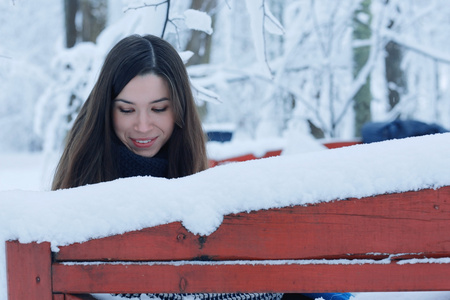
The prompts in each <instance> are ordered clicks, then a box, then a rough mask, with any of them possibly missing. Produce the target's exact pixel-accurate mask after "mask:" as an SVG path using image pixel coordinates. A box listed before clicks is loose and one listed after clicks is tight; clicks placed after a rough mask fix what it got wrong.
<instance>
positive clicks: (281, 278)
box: [53, 263, 450, 293]
mask: <svg viewBox="0 0 450 300" xmlns="http://www.w3.org/2000/svg"><path fill="white" fill-rule="evenodd" d="M53 272H54V281H53V287H54V290H55V291H58V292H71V293H84V292H95V293H110V292H113V293H120V292H125V291H126V292H129V293H145V292H150V293H165V292H166V293H199V292H201V293H216V292H217V293H220V292H224V293H235V292H292V293H293V292H299V293H300V292H305V293H306V292H311V293H313V292H348V291H352V292H364V291H433V290H450V264H409V265H398V264H396V263H391V264H362V265H357V264H356V265H331V264H330V265H312V264H311V265H295V264H291V265H202V266H199V265H183V266H173V265H152V266H145V265H139V264H131V265H117V264H116V265H95V266H94V265H89V266H81V265H72V266H67V265H60V264H55V265H54V266H53Z"/></svg>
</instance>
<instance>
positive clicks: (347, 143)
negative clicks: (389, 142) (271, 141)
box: [209, 140, 361, 167]
mask: <svg viewBox="0 0 450 300" xmlns="http://www.w3.org/2000/svg"><path fill="white" fill-rule="evenodd" d="M357 144H361V141H359V140H354V141H328V142H325V143H323V145H324V146H325V147H327V148H328V149H335V148H341V147H348V146H353V145H357ZM281 152H282V150H281V149H279V150H270V151H267V152H266V153H265V154H264V155H263V156H261V157H256V156H255V155H254V154H252V153H248V154H244V155H240V156H236V157H231V158H226V159H221V160H214V159H210V160H209V167H215V166H218V165H222V164H225V163H229V162H240V161H247V160H252V159H258V158H267V157H273V156H278V155H280V154H281Z"/></svg>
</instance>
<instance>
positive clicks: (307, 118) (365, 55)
mask: <svg viewBox="0 0 450 300" xmlns="http://www.w3.org/2000/svg"><path fill="white" fill-rule="evenodd" d="M449 15H450V5H448V1H447V0H430V1H420V0H407V1H404V0H340V1H335V0H315V1H314V0H284V1H276V0H245V1H242V0H204V1H201V0H192V1H179V0H178V1H177V0H172V1H169V0H165V1H164V0H154V1H151V0H146V1H142V0H138V1H120V0H61V1H54V0H42V1H32V0H2V1H1V2H0V22H1V24H2V26H1V27H0V37H1V40H2V43H1V44H0V81H1V82H2V93H0V140H1V143H0V152H59V151H60V150H61V147H62V145H63V141H64V137H65V135H66V133H67V130H68V129H69V128H70V126H71V124H72V122H73V120H74V118H75V116H76V114H77V112H78V110H79V108H80V107H81V105H82V103H83V102H84V101H85V99H86V98H87V96H88V94H89V92H90V90H91V88H92V86H93V84H94V82H95V79H96V76H97V75H98V73H99V69H100V67H101V63H102V62H103V59H104V57H105V55H106V53H107V52H108V51H109V50H110V48H111V47H112V46H113V45H114V44H115V43H116V42H117V41H118V40H120V39H121V38H123V37H125V36H127V35H129V34H133V33H138V34H146V33H150V34H155V35H158V36H162V37H164V38H165V39H166V40H168V41H169V42H171V43H172V45H173V46H174V47H175V48H176V49H177V50H178V51H179V52H180V53H181V55H182V57H183V58H184V59H185V60H186V64H187V67H188V72H189V74H190V77H191V81H192V85H193V88H194V92H195V95H196V100H197V104H198V109H199V111H200V113H201V115H202V120H203V123H204V125H205V127H208V126H212V127H217V126H219V127H224V126H225V127H227V128H229V129H231V130H232V131H234V137H235V138H241V139H247V140H257V139H264V138H271V137H279V138H288V139H289V138H296V137H298V136H299V135H297V134H298V133H301V134H307V135H312V136H314V137H315V138H325V139H330V138H337V139H347V140H348V139H354V138H358V137H359V136H360V134H361V127H362V126H363V125H364V124H365V123H367V122H371V121H383V122H387V121H393V120H396V119H415V120H419V121H423V122H427V123H437V124H439V125H441V126H443V127H446V128H450V97H449V96H450V90H449V87H448V82H449V75H450V43H449V42H448V41H449V40H450V39H449V35H450V30H449V29H450V19H449V18H448V16H449Z"/></svg>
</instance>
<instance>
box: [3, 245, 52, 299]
mask: <svg viewBox="0 0 450 300" xmlns="http://www.w3.org/2000/svg"><path fill="white" fill-rule="evenodd" d="M6 259H7V274H8V299H9V300H23V299H27V300H45V299H47V300H51V299H52V287H51V251H50V243H41V244H37V243H30V244H20V243H19V242H18V241H10V242H6Z"/></svg>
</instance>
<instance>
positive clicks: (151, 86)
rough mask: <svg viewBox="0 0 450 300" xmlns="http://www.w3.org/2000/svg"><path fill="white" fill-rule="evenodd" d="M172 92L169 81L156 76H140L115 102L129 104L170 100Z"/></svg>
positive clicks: (130, 83)
mask: <svg viewBox="0 0 450 300" xmlns="http://www.w3.org/2000/svg"><path fill="white" fill-rule="evenodd" d="M169 96H170V92H169V87H168V84H167V81H166V80H165V79H164V78H163V77H161V76H157V75H154V74H146V75H138V76H136V77H134V78H133V79H131V80H130V82H128V84H127V85H126V86H125V87H124V88H123V89H122V91H121V92H120V93H119V95H118V96H117V97H116V99H115V100H126V101H128V102H136V101H138V102H143V101H144V102H149V101H150V102H153V101H157V100H169Z"/></svg>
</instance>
